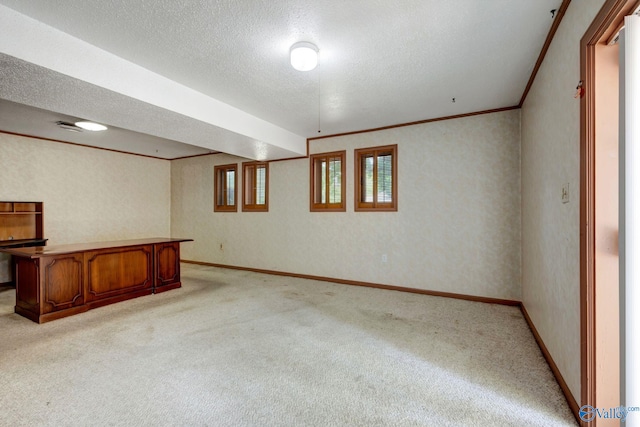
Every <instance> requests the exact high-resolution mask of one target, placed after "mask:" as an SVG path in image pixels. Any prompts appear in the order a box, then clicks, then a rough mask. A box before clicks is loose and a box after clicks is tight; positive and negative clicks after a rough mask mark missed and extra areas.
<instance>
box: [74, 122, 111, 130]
mask: <svg viewBox="0 0 640 427" xmlns="http://www.w3.org/2000/svg"><path fill="white" fill-rule="evenodd" d="M75 125H76V126H78V127H80V128H82V129H84V130H90V131H93V132H99V131H102V130H107V127H106V126H105V125H101V124H100V123H94V122H76V123H75Z"/></svg>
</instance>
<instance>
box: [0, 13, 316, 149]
mask: <svg viewBox="0 0 640 427" xmlns="http://www.w3.org/2000/svg"><path fill="white" fill-rule="evenodd" d="M0 52H1V53H5V54H7V55H10V56H13V57H15V58H18V59H21V60H24V61H27V62H30V63H33V64H35V65H38V66H41V67H45V68H48V69H50V70H53V71H56V72H58V73H61V74H65V75H67V76H70V77H73V78H76V79H78V80H82V81H85V82H88V83H91V84H93V85H96V86H99V87H102V88H105V89H108V90H110V91H113V92H116V93H119V94H122V95H125V96H128V97H131V98H134V99H137V100H139V101H143V102H146V103H149V104H151V105H154V106H157V107H160V108H163V109H166V110H169V111H172V112H175V113H178V114H182V115H184V116H187V117H191V118H193V119H196V120H199V121H202V122H204V123H207V124H211V125H214V126H217V127H220V128H223V129H226V130H229V131H231V132H234V133H237V134H240V135H244V136H246V137H248V138H251V139H253V140H255V141H260V142H262V143H264V144H268V145H272V146H274V147H275V148H278V149H282V150H286V151H291V152H294V153H297V154H300V155H305V154H306V138H304V137H303V136H300V135H296V134H294V133H293V132H290V131H288V130H286V129H283V128H281V127H278V126H276V125H274V124H272V123H269V122H267V121H265V120H262V119H260V118H258V117H255V116H252V115H250V114H248V113H245V112H244V111H242V110H240V109H238V108H235V107H232V106H230V105H228V104H225V103H223V102H221V101H218V100H217V99H214V98H211V97H209V96H206V95H204V94H202V93H200V92H198V91H195V90H193V89H191V88H188V87H186V86H184V85H181V84H179V83H177V82H175V81H173V80H170V79H168V78H166V77H163V76H161V75H159V74H156V73H154V72H152V71H149V70H147V69H145V68H143V67H140V66H139V65H136V64H134V63H132V62H129V61H126V60H124V59H122V58H120V57H118V56H116V55H113V54H112V53H109V52H107V51H105V50H102V49H100V48H98V47H96V46H93V45H91V44H89V43H87V42H84V41H82V40H80V39H78V38H76V37H73V36H71V35H69V34H67V33H64V32H62V31H60V30H57V29H55V28H53V27H51V26H48V25H46V24H44V23H42V22H40V21H37V20H35V19H32V18H30V17H28V16H25V15H22V14H20V13H18V12H16V11H14V10H13V9H10V8H7V7H5V6H2V5H0Z"/></svg>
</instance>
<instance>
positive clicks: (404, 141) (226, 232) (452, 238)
mask: <svg viewBox="0 0 640 427" xmlns="http://www.w3.org/2000/svg"><path fill="white" fill-rule="evenodd" d="M395 143H397V144H398V159H399V166H398V170H399V178H398V182H399V199H398V200H399V209H398V212H395V213H389V212H385V213H382V212H358V213H355V212H354V211H353V197H354V181H353V150H354V149H355V148H361V147H370V146H378V145H387V144H395ZM343 149H346V150H347V199H346V200H347V212H336V213H315V212H314V213H311V212H309V160H308V159H300V160H289V161H281V162H273V163H271V164H270V166H269V168H270V195H269V197H270V200H269V209H270V211H269V212H268V213H248V212H247V213H244V212H237V213H219V212H218V213H214V212H213V167H214V165H216V164H227V163H233V162H238V163H241V162H242V159H238V158H233V157H230V156H227V155H215V156H205V157H196V158H191V159H183V160H177V161H173V162H172V168H171V171H172V215H171V220H172V224H171V225H172V235H173V236H176V237H191V238H193V239H195V242H193V243H186V244H184V245H183V246H182V258H183V259H189V260H196V261H204V262H211V263H221V264H226V265H235V266H243V267H252V268H261V269H269V270H276V271H284V272H291V273H300V274H311V275H319V276H325V277H334V278H340V279H349V280H357V281H366V282H374V283H381V284H389V285H397V286H406V287H412V288H418V289H430V290H438V291H446V292H455V293H462V294H469V295H480V296H486V297H495V298H508V299H518V300H519V299H520V297H521V294H520V230H521V226H520V112H519V111H518V110H512V111H506V112H500V113H494V114H487V115H480V116H474V117H467V118H462V119H456V120H447V121H441V122H434V123H429V124H422V125H415V126H408V127H401V128H395V129H390V130H385V131H379V132H372V133H364V134H358V135H351V136H344V137H335V138H330V139H323V140H318V141H312V142H311V147H310V150H311V152H312V153H319V152H325V151H334V150H343ZM240 188H241V187H240ZM383 254H386V255H387V258H388V262H387V263H383V262H382V261H381V259H382V255H383Z"/></svg>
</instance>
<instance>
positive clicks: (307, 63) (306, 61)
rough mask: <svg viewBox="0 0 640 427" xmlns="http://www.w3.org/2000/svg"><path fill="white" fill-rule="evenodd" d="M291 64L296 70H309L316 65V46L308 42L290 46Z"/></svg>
mask: <svg viewBox="0 0 640 427" xmlns="http://www.w3.org/2000/svg"><path fill="white" fill-rule="evenodd" d="M290 54H291V66H292V67H293V68H295V69H296V70H298V71H311V70H313V69H314V68H316V66H317V65H318V47H317V46H316V45H314V44H313V43H309V42H298V43H294V44H293V46H291V51H290Z"/></svg>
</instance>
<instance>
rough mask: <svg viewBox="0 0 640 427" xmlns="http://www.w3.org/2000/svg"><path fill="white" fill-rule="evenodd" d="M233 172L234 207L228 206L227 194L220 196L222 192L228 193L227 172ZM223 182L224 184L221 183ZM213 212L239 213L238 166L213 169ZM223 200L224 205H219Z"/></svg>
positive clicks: (222, 166) (215, 167) (223, 166)
mask: <svg viewBox="0 0 640 427" xmlns="http://www.w3.org/2000/svg"><path fill="white" fill-rule="evenodd" d="M230 170H233V173H234V179H233V184H234V185H233V201H234V204H233V205H227V204H226V200H227V197H226V194H225V193H223V194H220V191H223V192H226V188H227V185H226V176H227V172H228V171H230ZM221 180H222V182H220V181H221ZM223 188H224V189H223ZM213 193H214V194H213V211H214V212H237V211H238V165H237V164H231V165H220V166H214V168H213ZM219 200H222V202H223V203H222V204H220V203H218V201H219Z"/></svg>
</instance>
